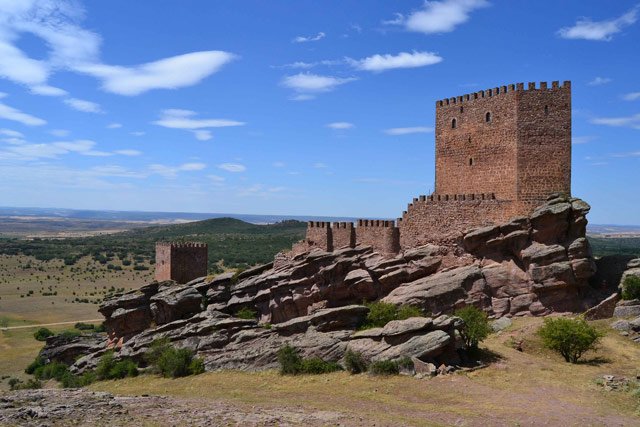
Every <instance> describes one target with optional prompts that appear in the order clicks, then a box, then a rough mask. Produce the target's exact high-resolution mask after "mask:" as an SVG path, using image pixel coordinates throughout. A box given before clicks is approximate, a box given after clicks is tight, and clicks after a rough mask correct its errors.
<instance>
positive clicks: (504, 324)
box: [491, 317, 511, 332]
mask: <svg viewBox="0 0 640 427" xmlns="http://www.w3.org/2000/svg"><path fill="white" fill-rule="evenodd" d="M509 326H511V319H509V318H508V317H501V318H500V319H498V320H494V321H493V322H491V328H492V329H493V331H494V332H498V331H501V330H503V329H506V328H508V327H509Z"/></svg>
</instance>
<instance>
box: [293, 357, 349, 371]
mask: <svg viewBox="0 0 640 427" xmlns="http://www.w3.org/2000/svg"><path fill="white" fill-rule="evenodd" d="M341 370H342V366H340V364H338V363H336V362H327V361H326V360H323V359H321V358H319V357H313V358H311V359H303V360H302V363H301V365H300V373H301V374H326V373H329V372H335V371H341Z"/></svg>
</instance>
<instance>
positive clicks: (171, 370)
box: [156, 347, 195, 378]
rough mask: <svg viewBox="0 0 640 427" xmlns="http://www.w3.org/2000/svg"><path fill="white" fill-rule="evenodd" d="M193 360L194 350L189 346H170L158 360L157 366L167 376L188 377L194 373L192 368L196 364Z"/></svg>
mask: <svg viewBox="0 0 640 427" xmlns="http://www.w3.org/2000/svg"><path fill="white" fill-rule="evenodd" d="M193 360H194V358H193V352H192V351H191V350H189V349H188V348H181V349H176V348H175V347H169V348H167V349H165V350H164V351H163V352H162V354H161V355H160V357H159V358H158V360H157V361H156V368H157V370H158V372H159V373H160V374H161V375H162V376H163V377H165V378H178V377H186V376H187V375H191V374H193V371H192V370H191V369H192V367H194V366H195V365H192V362H193Z"/></svg>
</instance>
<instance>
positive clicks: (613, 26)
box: [558, 5, 640, 41]
mask: <svg viewBox="0 0 640 427" xmlns="http://www.w3.org/2000/svg"><path fill="white" fill-rule="evenodd" d="M638 11H640V5H639V6H635V7H634V8H633V9H631V10H629V11H628V12H626V13H624V14H623V15H622V16H620V17H619V18H616V19H609V20H605V21H592V20H591V19H590V18H585V17H583V18H580V19H578V21H577V22H576V24H575V25H574V26H572V27H564V28H561V29H559V30H558V35H559V36H560V37H562V38H565V39H583V40H598V41H611V40H613V35H614V34H617V33H619V32H621V31H622V29H623V28H625V27H627V26H629V25H632V24H635V22H636V21H637V20H638Z"/></svg>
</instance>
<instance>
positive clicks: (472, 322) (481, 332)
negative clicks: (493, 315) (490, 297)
mask: <svg viewBox="0 0 640 427" xmlns="http://www.w3.org/2000/svg"><path fill="white" fill-rule="evenodd" d="M455 314H456V316H458V317H460V318H462V320H464V326H463V327H462V330H461V331H460V334H461V335H462V338H463V339H464V342H465V344H466V345H467V347H468V348H470V349H477V348H478V343H480V341H482V340H484V339H485V338H486V337H488V336H489V334H490V333H491V326H489V321H488V320H487V313H485V312H483V311H480V310H478V309H477V308H475V307H474V306H472V305H468V306H466V307H464V308H461V309H459V310H456V313H455Z"/></svg>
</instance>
